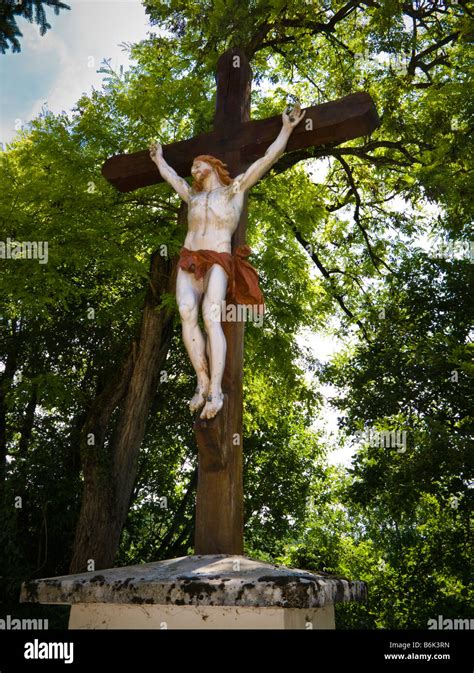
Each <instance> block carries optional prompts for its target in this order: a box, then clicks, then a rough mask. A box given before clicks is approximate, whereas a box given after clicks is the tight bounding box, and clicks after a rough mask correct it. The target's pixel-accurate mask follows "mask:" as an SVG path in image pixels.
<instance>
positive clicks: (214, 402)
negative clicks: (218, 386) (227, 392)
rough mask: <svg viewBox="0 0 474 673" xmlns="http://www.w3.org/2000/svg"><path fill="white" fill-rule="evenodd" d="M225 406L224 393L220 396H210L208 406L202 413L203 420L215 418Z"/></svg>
mask: <svg viewBox="0 0 474 673" xmlns="http://www.w3.org/2000/svg"><path fill="white" fill-rule="evenodd" d="M223 404H224V395H223V394H222V393H219V394H218V395H209V396H208V398H207V402H206V406H205V407H204V409H203V410H202V412H201V418H214V416H216V414H218V413H219V411H220V410H221V409H222V405H223Z"/></svg>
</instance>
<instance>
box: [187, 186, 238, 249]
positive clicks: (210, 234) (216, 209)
mask: <svg viewBox="0 0 474 673" xmlns="http://www.w3.org/2000/svg"><path fill="white" fill-rule="evenodd" d="M243 201H244V199H243V194H242V193H241V192H240V191H236V192H235V193H234V190H233V189H232V185H229V186H228V187H219V188H218V189H214V190H212V191H211V192H198V193H196V194H192V196H191V199H190V202H189V204H188V233H187V236H186V239H185V241H184V247H185V248H188V249H189V250H215V251H216V252H229V253H230V252H231V240H232V234H233V233H234V232H235V230H236V229H237V225H238V224H239V219H240V215H241V213H242V207H243Z"/></svg>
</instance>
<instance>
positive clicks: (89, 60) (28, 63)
mask: <svg viewBox="0 0 474 673" xmlns="http://www.w3.org/2000/svg"><path fill="white" fill-rule="evenodd" d="M64 1H65V2H66V4H69V6H70V7H71V9H70V10H61V11H60V13H59V14H58V15H57V16H56V15H55V14H54V11H53V10H52V9H50V8H48V7H45V9H46V15H47V19H48V23H50V24H51V29H50V30H48V32H47V33H46V34H45V35H44V36H43V37H42V36H40V32H39V26H38V25H37V24H35V23H33V24H31V23H29V22H28V21H27V20H25V19H22V18H19V19H18V26H19V29H20V31H21V32H22V33H23V37H22V38H19V39H20V44H21V52H20V53H15V54H13V53H12V52H11V49H10V50H9V51H7V53H6V54H0V142H3V143H4V144H5V143H8V142H10V141H11V140H12V139H13V138H14V136H15V134H16V128H18V127H19V126H20V125H24V124H25V123H26V122H28V121H30V120H31V119H33V118H34V117H35V116H36V115H37V114H38V113H39V112H41V109H42V107H43V105H44V104H45V103H46V102H47V105H48V109H49V110H51V112H54V113H55V114H58V113H61V111H62V110H65V111H66V112H68V111H70V110H71V109H72V108H73V107H74V105H75V103H76V101H77V100H78V99H79V98H80V97H81V95H82V94H83V93H89V92H90V91H91V89H92V87H93V86H95V88H100V84H101V82H102V78H103V77H104V75H102V74H98V73H97V72H96V71H97V70H98V69H99V67H100V64H101V62H102V60H103V59H104V58H110V59H112V61H111V65H112V67H114V68H115V67H116V68H118V67H119V66H120V65H121V64H123V65H124V66H125V67H126V66H127V64H128V63H129V61H128V58H127V54H126V53H125V52H123V51H122V48H121V47H120V44H121V43H123V42H138V41H139V40H141V39H143V38H146V37H147V31H149V30H150V29H151V27H150V25H149V23H148V17H147V15H146V14H145V10H144V8H143V6H142V4H141V2H140V0H69V2H68V1H67V0H64ZM153 32H157V30H156V29H153Z"/></svg>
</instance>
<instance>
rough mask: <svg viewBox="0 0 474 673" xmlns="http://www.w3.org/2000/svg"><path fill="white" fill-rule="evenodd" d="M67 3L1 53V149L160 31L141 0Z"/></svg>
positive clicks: (321, 354)
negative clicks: (42, 27)
mask: <svg viewBox="0 0 474 673" xmlns="http://www.w3.org/2000/svg"><path fill="white" fill-rule="evenodd" d="M65 1H66V3H67V4H69V6H70V7H71V10H70V11H68V10H61V11H60V13H59V15H58V16H56V15H55V14H54V11H52V10H51V9H49V8H47V7H46V8H45V9H46V14H47V19H48V22H49V23H50V24H51V29H50V30H48V32H47V33H46V34H45V35H44V36H40V32H39V27H38V26H37V25H36V24H30V23H29V22H28V21H26V20H24V19H19V20H18V25H19V28H20V31H21V32H22V33H23V37H20V38H19V39H20V43H21V52H20V53H15V54H13V53H12V52H11V50H10V51H8V52H7V53H6V54H4V55H2V54H0V143H3V144H4V145H5V144H6V143H9V142H11V141H12V140H13V138H14V137H15V135H16V133H17V130H18V128H20V127H24V126H25V124H27V123H28V122H29V121H31V120H32V119H33V118H34V117H35V116H36V115H38V114H39V113H40V112H41V110H42V109H43V107H44V106H45V105H46V106H47V109H48V110H50V111H51V112H53V113H54V114H59V113H61V112H62V111H63V110H64V111H65V112H69V111H70V110H71V109H72V108H73V107H74V106H75V104H76V102H77V100H78V99H79V98H80V97H81V96H82V95H83V93H86V94H88V93H90V92H91V90H92V87H95V88H100V86H101V82H102V78H103V77H104V75H102V74H99V73H97V72H96V71H97V70H98V69H99V67H100V64H101V62H102V60H103V59H105V58H107V59H111V65H112V67H113V68H114V69H118V68H119V67H120V65H123V66H124V68H125V69H126V68H127V66H128V65H129V60H128V56H127V53H126V52H124V51H123V49H122V48H121V46H120V45H121V44H122V43H124V42H138V41H140V40H142V39H144V38H146V37H147V32H148V31H150V30H151V31H152V32H154V33H158V32H159V31H158V30H157V28H156V27H153V28H152V27H151V26H150V24H149V22H148V17H147V15H146V13H145V11H144V9H143V6H142V4H141V2H140V0H69V2H67V0H65ZM318 164H319V165H318V166H317V167H315V169H316V175H315V176H313V177H316V179H318V180H322V179H323V177H324V173H325V172H326V170H327V166H325V165H323V164H324V162H318ZM319 169H320V170H319ZM320 173H321V174H320ZM301 342H302V343H306V344H307V345H309V346H310V347H311V349H312V350H313V352H314V354H315V356H316V357H318V358H319V359H320V360H323V361H327V360H328V359H329V358H330V356H331V355H332V353H333V352H335V350H337V349H338V348H339V347H340V346H341V344H340V343H336V341H335V340H334V339H332V338H330V337H325V336H322V335H319V334H305V335H302V336H301ZM314 383H315V384H316V382H314ZM322 392H323V394H324V396H325V397H326V398H327V397H329V396H330V395H332V394H334V393H335V391H334V390H332V389H331V387H330V386H325V387H324V389H323V390H322ZM323 418H324V421H323V424H324V428H325V432H326V434H327V435H328V436H330V434H331V433H334V432H335V431H336V429H337V415H336V413H335V412H334V411H333V410H331V409H330V407H329V405H327V404H326V405H325V410H324V414H323ZM318 426H319V427H320V426H321V424H320V423H318ZM351 455H352V449H351V447H349V446H347V447H345V448H342V449H339V450H337V451H334V452H333V453H332V454H331V456H330V462H333V463H340V464H345V465H349V464H350V461H351Z"/></svg>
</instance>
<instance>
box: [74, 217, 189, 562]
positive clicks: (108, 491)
mask: <svg viewBox="0 0 474 673" xmlns="http://www.w3.org/2000/svg"><path fill="white" fill-rule="evenodd" d="M184 214H185V213H184ZM175 282H176V260H173V261H172V262H170V261H168V260H167V259H165V258H163V257H160V255H159V254H158V253H157V252H155V253H154V255H153V256H152V259H151V270H150V287H149V289H148V292H147V296H146V300H145V306H144V310H143V318H142V323H141V329H140V335H139V338H138V339H137V340H136V341H135V342H134V343H133V345H132V348H131V351H130V353H129V355H128V357H127V358H126V361H125V362H124V364H123V366H122V369H121V370H120V372H119V375H118V376H117V379H116V380H115V381H114V382H112V383H111V384H110V385H109V386H108V387H107V388H106V389H105V390H104V391H103V393H102V394H101V395H100V396H99V397H98V398H97V399H96V402H95V403H94V405H93V408H92V409H91V412H90V414H89V418H88V420H87V421H86V423H85V425H84V431H83V440H82V441H83V447H84V457H83V472H84V492H83V499H82V507H81V512H80V515H79V521H78V525H77V528H76V535H75V541H74V547H73V554H72V560H71V565H70V569H69V570H70V572H71V573H77V572H83V571H85V570H87V569H90V568H91V566H90V565H89V561H90V560H93V561H94V566H93V568H94V569H99V568H107V567H111V566H112V565H113V563H114V559H115V556H116V553H117V549H118V546H119V542H120V535H121V532H122V528H123V525H124V523H125V520H126V517H127V513H128V509H129V505H130V499H131V495H132V492H133V486H134V482H135V479H136V476H137V458H138V453H139V449H140V445H141V442H142V440H143V436H144V434H145V427H146V421H147V418H148V415H149V410H150V406H151V404H152V401H153V396H154V394H155V389H156V385H157V382H158V378H159V374H160V371H161V370H162V367H163V365H164V362H165V360H166V356H167V353H168V349H169V346H170V343H171V337H172V327H173V324H172V323H173V315H172V314H171V313H170V312H169V311H168V310H165V309H159V310H158V309H157V307H158V306H159V304H160V303H161V297H162V294H163V293H164V292H174V289H175ZM118 407H119V408H120V411H119V415H118V420H116V423H115V428H114V430H113V432H111V427H110V426H111V425H112V422H113V420H114V418H113V417H114V411H115V410H116V409H117V408H118ZM90 433H92V435H93V439H94V445H93V446H88V442H89V443H90V442H91V434H90ZM106 435H108V436H109V437H110V435H111V437H110V439H109V441H108V442H107V441H106Z"/></svg>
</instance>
